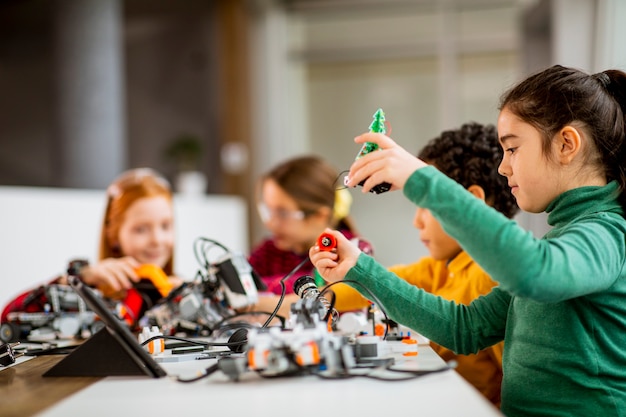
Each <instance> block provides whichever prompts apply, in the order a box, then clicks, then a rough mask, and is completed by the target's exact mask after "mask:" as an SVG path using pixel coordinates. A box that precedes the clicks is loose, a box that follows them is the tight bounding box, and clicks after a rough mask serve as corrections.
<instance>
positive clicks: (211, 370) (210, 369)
mask: <svg viewBox="0 0 626 417" xmlns="http://www.w3.org/2000/svg"><path fill="white" fill-rule="evenodd" d="M218 369H219V365H218V364H217V363H215V364H213V365H211V366H209V367H208V368H205V369H204V372H203V373H202V374H200V375H198V376H196V377H194V378H189V379H183V378H181V377H180V376H179V377H177V378H176V380H177V381H178V382H196V381H199V380H201V379H203V378H206V377H208V376H209V375H211V374H213V373H215V371H217V370H218Z"/></svg>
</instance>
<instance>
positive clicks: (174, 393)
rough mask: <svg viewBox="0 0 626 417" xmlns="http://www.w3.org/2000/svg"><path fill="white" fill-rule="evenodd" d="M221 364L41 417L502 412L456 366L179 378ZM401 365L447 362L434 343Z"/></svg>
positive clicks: (189, 365)
mask: <svg viewBox="0 0 626 417" xmlns="http://www.w3.org/2000/svg"><path fill="white" fill-rule="evenodd" d="M213 363H214V360H199V361H185V362H177V363H162V364H161V366H163V368H164V369H165V370H166V371H167V372H168V375H169V377H166V378H160V379H152V378H143V377H107V378H104V379H103V380H101V381H99V382H97V383H95V384H93V385H90V386H88V387H87V388H85V389H83V390H82V391H79V392H78V393H76V394H74V395H72V396H70V397H69V398H66V399H64V400H62V401H61V402H59V403H57V404H56V405H54V406H53V407H51V408H49V409H48V410H45V411H44V412H43V413H41V414H40V415H39V416H41V417H57V416H62V417H66V416H79V415H81V416H92V417H98V416H102V417H111V416H133V417H138V416H166V415H171V416H176V417H183V416H184V417H192V416H197V415H198V416H200V415H221V416H225V417H226V416H230V415H232V416H233V417H235V416H237V417H238V416H255V417H265V416H267V417H280V416H290V417H292V416H298V417H308V416H310V417H321V416H325V415H328V416H337V415H346V416H359V417H363V416H376V417H384V416H388V415H407V413H408V414H409V415H428V416H429V417H435V416H461V415H462V416H465V417H471V416H477V417H478V416H480V417H488V416H501V415H502V414H501V413H500V412H499V411H498V410H497V409H496V408H495V407H493V406H492V405H491V403H489V402H488V401H487V400H485V399H484V397H483V396H482V395H481V394H480V393H479V392H478V391H477V390H475V389H474V388H473V387H472V386H471V385H470V384H468V383H467V382H466V381H465V380H464V379H463V378H461V377H460V376H459V375H458V374H457V373H456V372H455V371H453V370H447V371H444V372H441V373H435V374H429V375H426V376H423V377H421V378H417V379H413V380H409V381H395V382H385V381H378V380H373V379H367V378H351V379H346V380H324V379H320V378H318V377H315V376H302V377H284V378H274V379H266V378H261V377H260V376H258V375H257V374H255V373H253V372H249V373H247V374H245V375H244V377H243V378H242V380H241V381H239V382H233V381H231V380H229V379H228V378H227V377H226V376H225V375H223V374H222V373H219V372H218V373H215V374H213V375H212V376H210V377H209V378H206V379H203V380H200V381H197V382H194V383H181V382H178V381H176V380H175V376H178V375H180V376H181V377H184V378H189V377H192V376H194V375H196V374H197V372H198V371H199V370H201V369H204V368H206V367H208V366H210V365H211V364H213ZM396 365H398V366H400V365H402V366H407V367H408V366H410V367H411V368H412V369H414V368H417V369H435V368H439V367H441V366H442V365H444V362H443V360H442V359H441V358H440V357H439V356H437V354H436V353H435V352H434V351H433V350H432V349H431V348H430V347H429V346H427V345H420V346H419V347H418V355H417V356H415V357H402V356H399V357H398V358H396ZM218 413H219V414H218ZM226 413H233V414H226Z"/></svg>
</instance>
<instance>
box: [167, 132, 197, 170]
mask: <svg viewBox="0 0 626 417" xmlns="http://www.w3.org/2000/svg"><path fill="white" fill-rule="evenodd" d="M165 155H166V156H167V157H168V158H169V159H172V160H174V161H175V162H176V164H177V166H178V170H179V171H195V170H197V169H198V166H199V164H200V158H201V156H202V142H201V141H200V138H198V137H197V136H195V135H191V134H181V135H179V136H177V137H175V138H174V139H173V140H172V141H171V142H170V144H169V145H168V146H167V147H166V148H165Z"/></svg>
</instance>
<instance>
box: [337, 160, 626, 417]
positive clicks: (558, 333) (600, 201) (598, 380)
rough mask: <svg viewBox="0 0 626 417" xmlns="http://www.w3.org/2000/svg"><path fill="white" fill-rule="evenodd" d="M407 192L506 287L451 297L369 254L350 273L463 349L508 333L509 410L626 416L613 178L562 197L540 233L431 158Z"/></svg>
mask: <svg viewBox="0 0 626 417" xmlns="http://www.w3.org/2000/svg"><path fill="white" fill-rule="evenodd" d="M404 194H405V196H406V197H407V198H409V199H410V200H411V201H412V202H414V203H415V204H416V205H418V206H420V207H424V208H427V209H429V210H431V212H432V213H433V214H434V215H435V216H436V217H437V219H438V220H439V221H440V223H441V224H442V226H443V227H444V230H445V231H446V232H447V233H448V234H449V235H451V236H452V237H454V238H455V239H457V240H458V242H459V243H460V244H461V246H462V247H463V249H465V250H466V251H467V252H468V253H469V254H470V256H471V257H472V258H473V259H474V260H475V261H476V262H477V263H478V264H479V265H480V266H481V267H483V269H484V270H485V271H487V273H489V274H490V275H491V276H492V278H494V279H495V280H496V281H498V282H499V283H500V286H499V287H497V288H495V289H494V290H493V291H492V292H491V293H489V294H488V295H486V296H483V297H480V298H478V299H477V300H475V301H474V302H473V303H472V304H471V305H469V306H464V305H456V304H455V303H453V302H450V301H446V300H444V299H443V298H440V297H437V296H434V295H432V294H429V293H427V292H426V291H423V290H421V289H419V288H416V287H414V286H412V285H410V284H407V283H406V282H405V281H404V280H400V279H397V278H396V277H395V276H394V275H393V274H392V273H390V272H388V271H387V270H386V269H385V268H384V267H382V266H381V265H379V264H377V263H376V262H375V261H374V260H373V259H372V258H370V257H368V256H367V255H364V254H361V255H360V257H359V260H358V263H357V265H356V266H355V267H354V268H352V269H351V270H350V272H349V273H348V275H347V276H346V279H351V280H352V279H353V280H356V281H359V282H360V283H362V284H364V285H365V286H366V287H367V288H369V289H370V290H371V291H372V292H373V293H374V294H375V295H376V296H377V297H378V298H379V300H380V301H381V303H382V304H383V306H384V307H385V309H386V311H387V313H388V314H389V316H390V317H391V318H393V319H394V320H396V321H398V322H401V323H403V324H405V325H407V326H408V327H411V328H413V329H415V330H416V331H419V332H420V333H422V334H423V335H425V336H426V337H428V338H430V339H431V340H433V341H434V342H436V343H438V344H440V345H443V346H445V347H447V348H449V349H451V350H454V351H455V352H457V353H463V354H467V353H473V352H476V351H478V350H480V349H483V348H485V347H487V346H490V345H492V344H494V343H496V342H498V341H500V340H504V357H503V371H504V379H503V383H502V412H503V413H504V414H506V415H507V416H510V417H512V416H524V417H527V416H573V415H580V416H585V417H590V416H603V417H605V416H624V415H626V270H625V264H626V220H624V217H623V212H622V209H621V207H620V205H619V203H618V201H617V195H618V192H617V184H616V183H615V182H612V183H610V184H608V185H606V186H604V187H581V188H578V189H574V190H570V191H567V192H565V193H563V194H562V195H560V196H559V197H557V198H556V199H555V200H554V201H553V202H552V203H551V204H550V205H549V207H548V208H547V210H546V211H547V212H548V213H549V216H548V223H549V224H550V225H551V226H553V228H552V230H551V231H550V232H549V233H548V234H546V236H544V238H543V239H537V238H535V237H534V236H533V235H532V234H531V233H530V232H527V231H525V230H523V229H522V228H520V227H519V226H518V225H517V223H516V222H515V221H513V220H510V219H507V218H506V217H505V216H503V215H502V214H501V213H499V212H497V211H496V210H494V209H493V208H491V207H489V206H487V205H486V204H484V203H482V202H481V201H480V200H478V199H476V198H475V197H473V196H472V195H471V194H470V193H468V192H467V191H466V190H465V189H464V188H463V187H462V186H460V185H458V184H457V183H455V182H454V181H452V180H450V179H449V178H448V177H446V176H445V175H443V174H441V173H440V172H439V171H437V170H436V169H435V168H432V167H427V168H424V169H421V170H418V171H416V172H415V173H413V174H412V175H411V177H410V178H409V180H408V181H407V183H406V185H405V186H404ZM356 288H357V290H358V287H356Z"/></svg>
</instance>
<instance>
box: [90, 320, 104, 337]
mask: <svg viewBox="0 0 626 417" xmlns="http://www.w3.org/2000/svg"><path fill="white" fill-rule="evenodd" d="M104 327H105V324H104V323H103V322H101V321H95V322H93V323H92V324H91V328H90V330H91V335H92V336H93V335H94V334H96V333H98V332H99V331H100V330H102V329H103V328H104Z"/></svg>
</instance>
